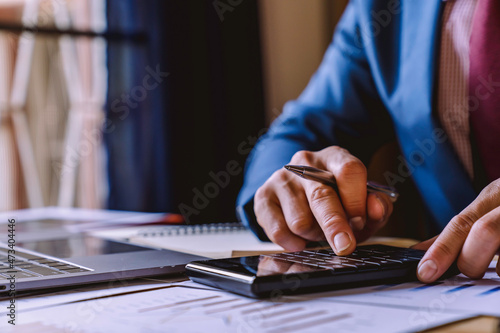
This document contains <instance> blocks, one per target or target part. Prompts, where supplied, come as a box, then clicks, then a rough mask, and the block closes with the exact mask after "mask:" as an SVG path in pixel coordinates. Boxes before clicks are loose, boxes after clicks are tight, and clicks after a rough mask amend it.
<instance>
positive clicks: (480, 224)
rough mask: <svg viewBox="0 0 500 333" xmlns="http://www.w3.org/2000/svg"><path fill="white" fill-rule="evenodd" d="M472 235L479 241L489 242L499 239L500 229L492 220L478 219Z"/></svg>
mask: <svg viewBox="0 0 500 333" xmlns="http://www.w3.org/2000/svg"><path fill="white" fill-rule="evenodd" d="M474 229H475V230H474V233H475V235H476V236H477V237H478V238H479V240H481V241H487V242H491V241H492V240H496V239H498V238H499V237H500V228H499V225H498V223H496V221H495V220H493V219H488V220H485V219H480V220H479V221H477V222H476V225H475V226H474Z"/></svg>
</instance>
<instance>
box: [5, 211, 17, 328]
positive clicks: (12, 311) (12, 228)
mask: <svg viewBox="0 0 500 333" xmlns="http://www.w3.org/2000/svg"><path fill="white" fill-rule="evenodd" d="M8 222H9V223H8V224H7V228H8V229H7V238H8V239H7V247H8V250H7V262H8V268H9V270H8V271H7V272H6V274H7V275H8V276H6V278H7V281H8V282H9V289H8V295H9V305H8V306H7V311H8V312H7V317H8V323H9V324H10V325H16V273H17V270H16V268H15V267H14V264H15V262H16V220H15V219H9V220H8Z"/></svg>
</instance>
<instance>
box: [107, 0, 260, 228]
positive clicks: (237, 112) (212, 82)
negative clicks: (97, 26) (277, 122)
mask: <svg viewBox="0 0 500 333" xmlns="http://www.w3.org/2000/svg"><path fill="white" fill-rule="evenodd" d="M232 3H233V4H237V6H231V5H229V3H228V2H225V1H224V2H223V4H225V5H226V6H229V7H226V6H222V7H220V6H219V7H217V8H216V6H215V5H216V4H217V3H216V2H214V1H186V0H168V1H165V0H147V1H143V0H142V1H141V0H133V1H122V0H109V1H108V8H107V12H108V29H109V30H110V31H117V32H120V33H123V34H125V35H129V36H132V37H131V38H130V39H129V40H127V39H125V40H117V41H110V42H109V44H108V68H109V78H108V83H109V90H108V103H107V104H108V105H107V120H108V124H109V125H110V126H108V128H110V131H109V132H108V133H107V134H106V138H105V141H106V149H107V151H108V154H109V155H108V158H109V160H108V172H109V191H110V192H109V202H108V204H109V206H108V208H110V209H119V210H133V211H148V212H160V211H169V212H179V206H180V205H182V207H184V209H185V211H184V213H185V215H186V217H188V219H189V222H191V223H198V222H221V221H234V220H236V217H235V213H234V206H235V199H236V196H237V193H238V191H239V188H240V187H241V184H242V179H243V172H242V168H243V166H244V162H245V159H246V157H247V153H248V147H249V145H251V144H253V143H254V142H252V141H253V140H252V139H251V138H252V137H256V136H257V134H258V133H262V129H263V128H264V127H265V120H264V119H265V116H264V102H263V94H262V68H261V62H260V59H261V50H260V42H259V25H258V22H259V21H258V20H259V18H258V8H257V2H256V1H240V2H237V1H232ZM137 36H139V38H137ZM147 67H149V68H151V69H155V68H157V67H159V69H160V71H162V72H168V73H169V75H168V77H166V78H165V79H164V80H163V81H162V82H161V84H160V85H159V86H158V87H157V88H155V89H152V90H149V91H147V97H145V98H142V96H141V94H140V93H139V92H140V91H141V88H140V87H142V86H143V79H144V77H145V76H146V75H147V74H148V71H147V70H146V68H147ZM151 82H153V81H151ZM134 87H135V88H134ZM137 87H139V88H137ZM142 92H144V89H142ZM133 93H135V94H136V95H135V96H139V97H141V98H136V99H135V100H134V99H133V98H134V97H132V102H133V103H130V104H129V105H127V104H126V102H123V101H122V98H123V94H128V95H129V96H131V95H133ZM249 137H250V140H249ZM240 144H245V148H246V149H244V150H241V149H238V146H239V145H240ZM230 161H235V162H234V163H233V174H234V175H232V176H231V177H230V178H229V184H228V185H227V186H225V184H226V183H227V179H226V178H224V177H222V176H221V177H222V178H221V181H220V184H219V185H214V184H215V182H214V180H213V178H212V177H211V176H210V173H211V172H212V173H215V174H217V173H220V172H221V171H224V170H226V168H227V164H228V162H230ZM234 166H237V167H238V168H236V167H234ZM234 170H236V171H234ZM224 172H225V171H224ZM209 183H212V184H211V185H208V186H209V187H210V188H209V193H210V196H212V198H206V197H205V199H203V198H200V195H199V194H198V196H197V195H196V193H199V192H197V191H196V189H197V190H199V191H200V192H204V190H205V186H207V184H209ZM221 184H222V185H221ZM214 186H217V187H218V188H219V190H218V191H217V188H214ZM217 192H218V193H217ZM193 200H195V201H196V202H195V203H193ZM186 212H187V214H186Z"/></svg>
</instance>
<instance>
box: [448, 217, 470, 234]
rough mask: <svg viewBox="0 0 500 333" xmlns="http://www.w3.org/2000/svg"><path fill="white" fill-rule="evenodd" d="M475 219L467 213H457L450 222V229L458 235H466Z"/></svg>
mask: <svg viewBox="0 0 500 333" xmlns="http://www.w3.org/2000/svg"><path fill="white" fill-rule="evenodd" d="M475 221H476V219H475V218H474V217H472V216H470V215H469V214H458V215H456V216H455V217H454V218H453V219H452V220H451V222H450V225H449V227H450V228H451V231H452V232H453V233H454V234H456V235H459V236H467V235H468V234H469V232H470V230H471V229H472V226H473V225H474V222H475Z"/></svg>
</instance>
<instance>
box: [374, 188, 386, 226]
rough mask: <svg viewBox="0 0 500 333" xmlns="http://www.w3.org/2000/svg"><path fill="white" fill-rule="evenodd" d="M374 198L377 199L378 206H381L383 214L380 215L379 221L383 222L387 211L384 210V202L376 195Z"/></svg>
mask: <svg viewBox="0 0 500 333" xmlns="http://www.w3.org/2000/svg"><path fill="white" fill-rule="evenodd" d="M375 197H376V198H377V201H378V203H379V204H380V206H382V212H383V214H382V218H381V219H380V221H384V220H385V218H386V216H385V214H386V213H387V210H386V208H385V202H384V200H383V199H382V198H381V197H380V196H379V195H378V194H376V195H375Z"/></svg>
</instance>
